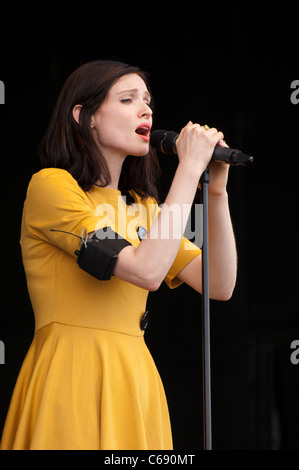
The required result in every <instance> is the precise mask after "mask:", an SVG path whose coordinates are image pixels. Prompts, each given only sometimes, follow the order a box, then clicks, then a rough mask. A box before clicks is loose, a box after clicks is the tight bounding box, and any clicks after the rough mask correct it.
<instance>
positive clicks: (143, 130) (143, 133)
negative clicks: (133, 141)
mask: <svg viewBox="0 0 299 470" xmlns="http://www.w3.org/2000/svg"><path fill="white" fill-rule="evenodd" d="M150 130H151V126H150V125H149V124H147V123H143V124H140V126H138V127H137V129H136V130H135V132H136V134H138V135H139V137H141V138H142V139H143V140H145V141H146V142H149V140H150V136H149V133H150Z"/></svg>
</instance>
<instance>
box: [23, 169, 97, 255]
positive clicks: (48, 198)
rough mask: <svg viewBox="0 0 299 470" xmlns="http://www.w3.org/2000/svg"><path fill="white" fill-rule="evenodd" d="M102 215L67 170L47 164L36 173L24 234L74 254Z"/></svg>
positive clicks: (28, 199) (24, 218)
mask: <svg viewBox="0 0 299 470" xmlns="http://www.w3.org/2000/svg"><path fill="white" fill-rule="evenodd" d="M98 220H99V218H98V217H96V216H95V212H94V210H93V209H92V208H91V207H90V204H89V201H88V199H87V197H86V194H85V192H84V191H83V190H82V189H81V188H80V186H79V185H78V183H77V181H76V180H75V179H74V178H73V177H72V176H71V174H70V173H68V172H67V171H66V170H62V169H55V168H47V169H44V170H41V171H40V172H38V173H36V174H35V175H33V177H32V179H31V181H30V183H29V186H28V190H27V196H26V200H25V203H24V211H23V221H22V234H21V243H22V237H25V236H26V235H27V236H29V237H34V238H35V239H36V240H41V241H43V242H47V243H50V244H52V245H55V246H57V247H58V248H61V249H62V250H64V251H66V252H67V253H69V254H70V255H72V256H75V255H74V251H75V250H76V249H77V248H78V244H79V243H80V240H79V239H78V238H76V237H74V236H72V235H69V234H66V233H60V232H55V231H51V229H52V230H61V231H64V232H69V233H72V234H74V235H77V237H81V236H82V233H83V231H86V233H88V232H92V231H94V230H95V228H96V224H97V222H98Z"/></svg>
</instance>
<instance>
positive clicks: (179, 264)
mask: <svg viewBox="0 0 299 470" xmlns="http://www.w3.org/2000/svg"><path fill="white" fill-rule="evenodd" d="M200 254H201V249H200V248H198V246H196V245H195V244H194V243H192V242H190V241H189V240H188V239H187V238H185V237H183V238H182V242H181V245H180V248H179V251H178V253H177V255H176V258H175V260H174V262H173V264H172V266H171V268H170V270H169V271H168V273H167V276H166V277H165V279H164V281H165V282H166V284H167V285H168V287H169V288H170V289H174V288H176V287H178V286H180V285H181V284H182V283H183V281H181V280H180V279H178V278H177V277H176V276H177V275H178V274H179V272H180V271H182V269H184V268H185V266H187V264H189V263H190V262H191V261H192V260H193V259H194V258H196V257H197V256H198V255H200Z"/></svg>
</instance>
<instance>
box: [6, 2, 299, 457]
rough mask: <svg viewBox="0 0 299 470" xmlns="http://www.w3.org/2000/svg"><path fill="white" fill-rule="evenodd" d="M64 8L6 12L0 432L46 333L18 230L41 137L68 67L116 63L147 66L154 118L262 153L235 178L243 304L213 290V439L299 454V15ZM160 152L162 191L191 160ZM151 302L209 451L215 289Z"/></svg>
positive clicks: (166, 361) (199, 442)
mask: <svg viewBox="0 0 299 470" xmlns="http://www.w3.org/2000/svg"><path fill="white" fill-rule="evenodd" d="M60 8H62V6H61V7H60ZM60 8H58V7H55V6H51V7H50V6H48V7H43V10H40V9H39V8H34V9H32V11H31V10H30V9H29V7H28V5H27V6H26V10H25V11H24V12H23V11H21V10H20V8H19V7H16V11H15V12H14V13H13V14H11V13H10V14H8V13H7V14H6V15H4V16H3V20H2V21H3V25H5V26H6V28H4V29H5V30H4V31H2V33H1V59H0V79H1V80H2V81H3V82H4V83H5V105H1V106H0V122H1V126H0V138H1V140H0V155H1V235H2V236H1V248H2V249H1V268H2V269H1V270H2V282H1V317H0V339H1V340H2V341H3V342H4V344H5V353H6V357H5V365H0V429H1V428H2V426H3V422H4V419H5V415H6V412H7V408H8V404H9V399H10V396H11V393H12V390H13V386H14V383H15V380H16V377H17V374H18V371H19V368H20V366H21V363H22V361H23V358H24V356H25V354H26V351H27V349H28V347H29V345H30V342H31V340H32V336H33V331H34V320H33V314H32V310H31V306H30V301H29V298H28V294H27V288H26V281H25V276H24V272H23V267H22V261H21V255H20V249H19V234H20V220H21V214H22V206H23V201H24V199H25V194H26V188H27V185H28V182H29V180H30V178H31V175H32V174H33V173H35V172H36V171H38V170H39V168H40V165H39V160H38V156H37V146H38V143H39V141H40V139H41V137H42V135H43V133H44V132H45V129H46V127H47V124H48V121H49V117H50V114H51V111H52V109H53V106H54V104H55V101H56V99H57V96H58V93H59V90H60V88H61V86H62V84H63V83H64V81H65V79H66V78H67V76H68V75H69V74H70V73H71V72H72V71H73V70H74V69H75V68H77V67H78V66H79V65H81V64H82V63H85V62H87V61H89V60H93V59H107V58H112V59H116V60H122V61H124V62H128V63H130V64H132V65H138V66H139V67H141V68H142V69H145V70H146V71H147V72H148V73H149V75H150V84H151V90H152V92H153V95H154V99H155V103H156V111H155V126H154V127H155V128H167V129H173V130H176V131H179V130H180V129H181V128H182V127H183V126H184V125H185V124H186V123H187V122H188V121H189V120H192V121H193V122H199V123H201V124H205V123H207V124H209V125H210V126H215V127H217V128H218V129H221V130H222V131H223V132H224V134H225V138H226V140H227V142H228V144H229V145H231V146H233V147H236V148H241V149H242V150H243V151H244V152H246V153H249V154H251V155H253V156H254V163H253V164H252V166H251V167H246V168H242V167H235V168H231V170H230V179H229V185H228V191H229V197H230V207H231V215H232V220H233V225H234V229H235V234H236V242H237V247H238V257H239V271H238V281H237V286H236V289H235V292H234V295H233V297H232V299H231V300H230V301H228V302H225V303H222V302H216V301H211V342H212V347H211V354H212V415H213V448H214V449H216V450H217V449H219V450H220V449H229V450H239V449H244V450H248V449H297V450H298V449H299V432H298V421H299V405H298V393H299V378H298V377H299V364H298V365H297V366H296V365H294V364H292V363H291V361H290V356H291V352H292V350H291V348H290V345H291V343H292V341H294V340H298V339H299V320H298V314H299V312H298V294H297V285H298V275H297V272H298V270H297V264H298V260H297V251H298V248H297V246H298V244H297V234H296V230H297V227H298V223H297V224H296V218H297V213H298V210H297V204H296V203H297V201H296V195H297V171H298V166H296V162H297V158H298V137H299V135H298V134H299V133H298V117H299V105H294V104H292V103H291V100H290V96H291V93H292V90H291V83H292V82H293V81H294V80H296V79H298V78H299V70H298V51H297V50H296V47H297V43H298V41H297V40H296V15H297V12H295V11H294V9H292V10H291V9H289V10H288V9H287V8H286V7H283V6H282V8H280V9H279V10H277V11H275V10H273V8H272V9H271V12H268V11H266V12H261V11H259V9H258V8H257V7H255V8H254V9H253V8H249V7H247V8H246V7H245V8H244V6H243V5H242V8H241V7H240V11H238V10H232V11H227V9H226V10H225V17H224V11H223V10H224V6H223V5H213V6H211V5H203V4H201V5H199V6H194V5H193V6H192V5H187V4H186V5H182V4H178V6H177V8H176V11H174V7H173V6H172V9H171V8H169V9H166V8H165V12H163V9H162V7H161V8H157V7H155V8H154V7H153V6H151V5H148V6H146V5H145V6H144V5H143V7H141V5H138V4H136V5H135V4H120V5H119V6H118V5H114V6H113V7H112V8H111V9H108V7H105V8H106V9H104V8H103V7H101V5H98V6H93V5H89V6H86V7H84V6H82V5H80V8H79V6H78V8H76V6H73V7H72V10H71V11H68V13H67V14H66V15H64V16H63V13H62V12H61V11H60ZM151 8H152V10H151ZM170 11H171V13H170ZM159 159H160V163H161V167H162V170H163V176H162V178H161V181H160V194H161V199H162V200H163V198H164V197H165V195H166V193H167V189H168V187H169V185H170V182H171V178H172V176H173V174H174V171H175V168H176V165H177V159H176V157H163V156H161V155H160V156H159ZM196 202H198V200H196ZM223 249H225V247H223ZM148 307H149V310H150V311H151V320H150V324H149V327H148V330H147V333H146V341H147V344H148V345H149V348H150V350H151V352H152V355H153V357H154V359H155V362H156V364H157V366H158V369H159V371H160V374H161V376H162V380H163V383H164V386H165V389H166V394H167V397H168V401H169V408H170V413H171V419H172V426H173V436H174V445H175V449H177V450H180V449H202V448H203V431H202V427H203V425H202V356H201V297H200V296H199V295H198V294H196V293H194V292H193V291H192V290H191V289H190V288H189V287H188V286H181V287H179V288H178V289H176V290H173V291H171V290H169V289H168V288H167V286H166V285H163V286H162V287H161V288H160V290H159V291H158V292H155V293H151V294H150V297H149V301H148Z"/></svg>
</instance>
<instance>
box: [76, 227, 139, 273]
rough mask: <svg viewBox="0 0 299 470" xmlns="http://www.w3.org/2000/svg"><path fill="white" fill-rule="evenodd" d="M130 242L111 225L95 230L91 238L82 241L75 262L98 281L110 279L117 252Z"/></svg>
mask: <svg viewBox="0 0 299 470" xmlns="http://www.w3.org/2000/svg"><path fill="white" fill-rule="evenodd" d="M128 245H131V243H130V242H128V241H127V240H125V239H124V238H122V237H121V236H120V235H118V233H115V232H114V231H113V230H112V229H111V227H105V228H103V229H100V230H97V231H96V232H95V234H94V235H93V237H92V238H89V239H86V240H85V241H83V243H82V246H81V249H80V251H79V250H77V251H75V254H76V255H78V258H77V263H78V265H79V267H80V268H81V269H83V270H84V271H86V272H87V273H89V274H91V275H92V276H93V277H95V278H96V279H99V280H100V281H107V280H109V279H111V276H112V274H113V270H114V266H115V263H116V260H117V257H118V253H119V252H120V251H121V250H122V249H123V248H125V247H126V246H128Z"/></svg>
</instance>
